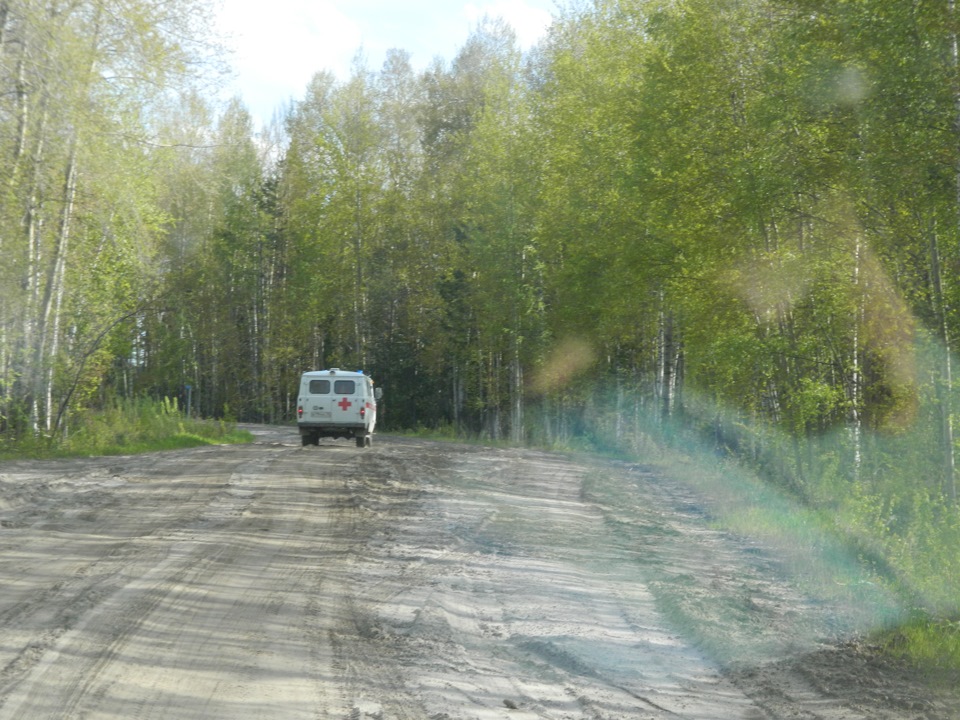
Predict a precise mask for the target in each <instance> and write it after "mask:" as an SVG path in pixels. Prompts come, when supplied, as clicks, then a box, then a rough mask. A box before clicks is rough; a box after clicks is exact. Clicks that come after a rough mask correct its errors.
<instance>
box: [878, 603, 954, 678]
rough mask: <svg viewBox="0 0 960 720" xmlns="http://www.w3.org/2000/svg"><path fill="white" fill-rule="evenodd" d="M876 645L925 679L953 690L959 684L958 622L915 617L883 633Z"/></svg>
mask: <svg viewBox="0 0 960 720" xmlns="http://www.w3.org/2000/svg"><path fill="white" fill-rule="evenodd" d="M878 640H879V644H880V646H881V647H883V648H884V649H885V650H886V652H887V653H889V654H890V655H893V656H894V657H898V658H902V659H904V660H906V661H908V662H910V663H911V664H913V665H914V666H916V667H917V669H919V670H921V671H922V672H923V673H924V675H925V676H928V677H930V678H932V679H940V680H941V681H943V682H945V683H949V684H950V685H952V686H954V687H955V686H956V683H957V682H958V680H960V620H937V619H933V618H930V617H918V618H916V619H914V620H913V621H911V622H909V623H906V624H904V625H901V626H899V627H897V628H894V629H892V630H889V631H887V632H885V633H882V634H881V635H880V636H879V638H878Z"/></svg>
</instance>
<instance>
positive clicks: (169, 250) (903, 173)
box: [0, 0, 960, 617]
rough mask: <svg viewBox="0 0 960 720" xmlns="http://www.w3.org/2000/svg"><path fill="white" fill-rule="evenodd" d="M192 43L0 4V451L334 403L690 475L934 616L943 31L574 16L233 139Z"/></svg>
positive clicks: (954, 56)
mask: <svg viewBox="0 0 960 720" xmlns="http://www.w3.org/2000/svg"><path fill="white" fill-rule="evenodd" d="M211 15H212V10H211V7H210V4H209V3H208V2H206V1H205V0H40V1H38V0H0V183H2V187H0V246H2V257H3V263H2V267H0V438H2V439H3V442H14V441H16V440H17V439H19V438H24V437H37V436H43V437H46V438H51V439H52V440H53V441H56V439H57V438H62V437H66V436H67V435H69V434H70V433H73V432H77V431H78V429H79V428H82V426H83V423H84V418H86V417H88V416H89V414H90V413H95V412H97V411H101V410H104V409H107V408H109V407H111V406H114V405H115V404H117V403H122V402H125V401H128V400H131V399H136V398H154V399H156V400H157V401H162V400H163V399H164V398H181V400H182V399H183V398H184V397H185V394H186V393H189V396H190V402H191V411H192V412H193V413H195V414H197V415H201V416H204V417H216V418H221V417H227V418H233V419H236V420H244V421H256V422H269V423H284V422H290V421H291V420H292V419H293V417H294V411H295V406H296V395H295V393H296V388H297V378H298V377H299V374H300V373H301V372H302V371H304V370H312V369H318V368H324V367H341V368H349V369H357V368H362V369H364V370H365V371H366V372H368V373H369V374H371V375H372V376H373V377H374V378H375V379H376V381H377V383H378V385H379V386H381V387H383V388H384V392H385V396H384V401H383V405H382V407H381V413H382V416H381V421H380V427H381V428H382V429H384V430H395V431H399V430H417V429H420V430H430V431H435V432H444V433H450V434H456V435H458V436H464V437H475V438H480V439H483V440H485V441H504V442H513V443H530V444H536V445H541V446H547V447H556V448H592V449H600V450H605V451H618V452H624V453H630V454H633V455H634V456H643V454H644V453H645V452H648V451H649V449H650V448H651V447H653V446H655V445H656V444H658V443H664V442H671V441H673V440H672V439H675V438H677V437H679V436H680V435H683V436H684V437H687V438H690V437H695V438H697V442H698V443H699V446H700V447H702V448H704V449H705V451H706V452H709V453H711V454H713V455H715V456H716V457H718V458H734V459H736V460H738V461H739V462H742V463H745V464H747V465H749V466H750V467H752V468H754V469H755V470H756V471H757V472H758V473H760V474H761V475H762V476H763V477H765V478H766V479H767V480H769V481H770V482H772V483H774V484H775V485H776V486H777V487H779V488H780V489H781V490H782V491H783V492H784V493H786V494H788V495H789V496H791V497H794V498H797V499H800V500H801V501H802V502H803V503H804V504H805V505H807V506H809V507H812V508H815V509H817V511H818V512H822V513H824V514H825V516H827V517H829V518H831V520H830V521H831V522H832V523H834V524H835V525H836V526H837V527H838V528H839V529H841V530H843V531H844V532H847V533H850V534H851V535H852V536H855V537H862V538H864V540H863V543H864V547H865V553H867V554H868V555H870V556H871V557H872V556H877V557H882V558H883V563H884V564H886V565H887V566H888V569H889V571H890V573H892V575H893V576H895V577H897V578H900V579H902V580H903V582H904V583H906V584H908V585H909V587H910V591H911V592H912V593H913V594H914V595H915V596H916V603H917V605H918V606H920V607H922V608H924V609H925V610H929V611H932V612H934V613H936V614H937V615H938V616H943V617H949V616H953V615H955V614H956V613H957V611H958V608H957V605H956V598H957V597H958V588H957V587H956V583H957V582H960V580H957V578H960V557H958V553H956V552H955V549H956V548H957V547H958V546H960V512H958V506H957V503H958V497H957V468H956V447H957V439H956V437H955V430H954V425H955V423H954V420H955V419H956V416H957V412H958V410H960V397H958V389H960V388H958V385H960V380H956V379H955V378H954V370H953V357H952V356H953V353H954V351H955V347H954V346H955V345H956V344H957V341H956V339H955V338H956V337H957V336H958V334H960V315H958V307H960V282H958V281H957V278H958V271H960V51H958V43H960V40H958V34H960V15H958V10H957V8H956V4H955V2H954V0H581V1H580V2H571V3H568V4H567V5H566V6H564V7H562V8H559V9H558V11H557V13H556V16H555V18H554V21H553V24H552V25H551V27H550V29H549V31H548V33H547V35H546V37H545V38H544V39H543V41H542V42H541V43H540V44H539V45H538V46H537V47H536V48H534V49H533V50H531V51H528V52H522V51H521V50H520V49H519V47H518V44H517V41H516V37H515V35H514V33H513V31H512V30H511V28H510V27H509V26H508V25H507V24H506V23H504V22H503V21H502V20H498V19H486V20H484V21H482V22H481V23H479V24H478V25H477V26H476V27H475V28H474V30H473V31H472V33H471V35H470V37H469V38H468V40H467V41H466V42H465V44H464V45H463V46H462V48H461V49H460V50H459V51H458V53H457V54H456V56H455V57H454V58H452V59H450V60H449V61H446V60H442V59H438V60H436V61H434V62H433V63H432V64H431V65H430V66H429V67H428V68H427V69H426V70H423V71H415V70H414V69H413V66H412V64H411V58H410V55H409V53H407V52H406V51H404V50H403V49H396V50H393V51H391V52H390V53H389V54H388V56H387V59H386V62H385V63H384V64H383V66H382V67H381V68H378V69H371V68H369V67H367V66H366V63H365V61H364V60H363V58H362V56H361V55H358V59H357V61H356V62H355V64H354V68H353V71H352V73H351V75H350V77H349V78H348V79H346V80H339V79H337V78H336V77H335V76H334V75H333V74H332V73H330V72H328V71H324V70H322V69H318V72H317V73H316V74H315V75H314V77H313V79H312V80H311V82H310V83H309V85H308V86H307V87H305V88H304V89H303V94H302V97H301V98H299V99H297V100H296V101H295V102H293V103H291V105H290V106H289V107H287V108H283V109H282V111H281V112H278V115H277V119H276V120H275V122H274V123H273V124H272V125H270V126H269V127H266V128H259V127H257V126H256V124H255V122H254V120H253V118H252V117H251V115H250V113H249V111H248V110H247V109H246V107H245V106H244V104H243V100H242V98H236V99H234V100H232V101H230V102H228V103H226V104H225V105H222V106H221V105H218V104H217V103H215V102H214V101H213V100H211V98H213V97H215V96H216V93H213V92H211V88H212V87H214V85H215V83H216V82H217V75H218V72H219V70H220V69H221V66H222V65H223V63H224V62H225V61H224V57H223V54H222V52H221V50H220V48H219V44H218V41H217V38H216V37H215V35H213V34H212V30H211V28H212V23H211V20H210V18H211ZM181 407H182V405H181ZM950 548H953V549H954V551H952V552H951V551H950ZM944 578H953V580H952V581H949V582H948V581H945V580H944Z"/></svg>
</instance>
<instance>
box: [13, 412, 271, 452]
mask: <svg viewBox="0 0 960 720" xmlns="http://www.w3.org/2000/svg"><path fill="white" fill-rule="evenodd" d="M252 440H253V435H251V434H250V433H249V432H246V431H244V430H239V429H238V428H237V427H236V423H233V422H228V421H225V420H203V419H197V418H186V417H184V416H183V414H182V413H181V412H180V411H179V408H178V407H177V403H176V400H170V399H164V400H161V401H159V402H157V401H152V400H128V401H123V402H118V403H116V404H115V405H113V406H112V407H110V408H107V409H105V410H101V411H97V412H84V413H82V414H79V415H77V416H75V417H73V418H72V419H71V423H70V425H69V426H68V432H67V433H66V435H65V436H57V437H49V436H43V435H38V436H29V437H24V438H19V439H17V440H9V439H8V440H5V441H2V442H0V459H3V460H12V459H24V458H29V459H46V458H58V457H85V456H95V455H136V454H140V453H146V452H154V451H158V450H180V449H186V448H191V447H199V446H202V445H226V444H241V443H247V442H251V441H252Z"/></svg>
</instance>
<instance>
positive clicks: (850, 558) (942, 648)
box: [650, 448, 960, 686]
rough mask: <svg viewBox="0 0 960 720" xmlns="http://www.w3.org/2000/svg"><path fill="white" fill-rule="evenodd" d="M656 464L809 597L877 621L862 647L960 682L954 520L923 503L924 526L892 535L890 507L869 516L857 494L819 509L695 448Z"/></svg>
mask: <svg viewBox="0 0 960 720" xmlns="http://www.w3.org/2000/svg"><path fill="white" fill-rule="evenodd" d="M650 465H651V466H653V467H656V468H658V469H659V470H660V471H661V472H663V473H665V474H667V475H669V476H671V477H674V478H678V479H682V480H684V481H685V482H688V483H689V484H690V485H691V486H692V487H694V488H696V489H697V490H698V491H700V492H702V493H703V494H704V495H705V496H706V497H708V498H709V499H710V510H709V512H710V521H711V523H712V525H713V526H714V527H716V528H718V529H721V530H724V531H727V532H731V533H734V534H737V535H741V536H745V537H753V538H757V539H759V540H761V541H762V542H763V543H764V544H765V545H767V546H768V547H771V548H774V549H776V550H777V552H778V555H779V559H780V560H781V561H782V562H783V563H784V564H785V566H787V567H789V568H790V569H791V574H792V575H793V577H795V578H797V579H798V580H799V581H800V582H801V583H802V585H803V586H804V587H805V589H806V590H807V591H808V592H811V593H813V594H814V595H815V596H818V597H820V598H821V599H822V600H823V601H825V602H828V603H841V604H843V605H845V606H847V607H855V608H860V609H861V610H862V611H863V613H864V617H865V618H866V619H869V618H871V617H872V624H868V625H866V626H865V627H864V629H863V632H862V634H860V635H859V639H860V640H863V641H864V642H867V643H869V644H870V645H873V646H876V647H879V648H881V649H882V650H883V651H884V652H886V653H887V654H888V655H890V656H891V657H896V658H898V659H901V660H903V661H905V662H908V663H910V664H912V665H913V666H914V667H915V668H916V669H917V670H918V671H920V672H921V673H923V674H924V676H926V677H929V678H930V680H931V682H933V683H936V684H951V683H952V684H953V685H954V686H955V685H956V684H957V682H958V681H960V617H958V616H957V615H956V614H955V613H956V609H957V605H956V600H957V598H958V597H960V574H958V572H957V568H958V556H957V552H956V548H957V542H958V541H960V540H958V539H960V532H958V526H960V523H958V522H957V520H956V519H954V518H956V515H955V511H954V513H952V514H951V513H950V512H949V510H948V509H946V508H941V507H939V506H938V505H937V503H936V501H934V500H932V499H927V498H926V497H924V496H922V495H917V496H916V497H915V499H914V505H915V506H914V508H913V509H912V515H913V516H914V519H917V518H920V519H921V520H922V521H921V522H915V523H914V524H913V525H912V531H911V532H909V533H902V534H896V533H894V532H892V531H891V530H890V529H889V528H888V527H886V526H885V525H884V524H883V523H882V522H881V519H886V518H888V517H889V515H890V508H889V506H886V505H884V506H878V507H877V508H876V512H874V513H871V512H866V511H865V510H864V508H869V507H870V503H868V502H865V501H864V498H863V497H859V496H858V493H857V492H856V491H854V492H851V493H849V495H848V496H847V497H846V498H844V499H843V500H842V501H841V502H837V503H835V504H834V505H833V506H832V507H823V506H821V507H817V506H816V505H814V504H812V503H811V504H808V503H803V502H800V501H798V500H797V499H796V498H792V497H790V496H789V495H788V494H786V493H783V492H782V491H781V490H779V489H778V488H776V487H774V486H772V485H771V484H770V483H768V482H765V481H763V480H762V479H760V478H759V477H757V476H756V475H755V474H753V473H751V472H750V471H749V470H747V469H746V468H744V467H743V466H742V465H740V464H738V463H736V462H733V461H730V460H726V459H724V460H718V459H717V458H716V457H713V456H709V455H706V454H701V453H698V452H697V451H696V450H693V451H691V450H690V448H684V449H682V450H679V449H671V448H663V449H662V451H661V454H660V456H659V457H658V458H657V459H656V460H653V461H652V462H650ZM945 518H951V519H950V520H949V521H945ZM678 592H679V591H678Z"/></svg>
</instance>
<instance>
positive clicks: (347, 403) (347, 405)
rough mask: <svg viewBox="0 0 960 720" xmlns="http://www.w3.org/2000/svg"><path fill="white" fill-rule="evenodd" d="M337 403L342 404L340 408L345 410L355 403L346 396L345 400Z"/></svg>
mask: <svg viewBox="0 0 960 720" xmlns="http://www.w3.org/2000/svg"><path fill="white" fill-rule="evenodd" d="M337 405H339V406H340V409H341V410H344V411H345V410H346V409H347V408H348V407H350V406H351V405H353V403H352V402H350V401H349V400H347V399H346V398H344V399H343V400H341V401H340V402H338V403H337Z"/></svg>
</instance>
